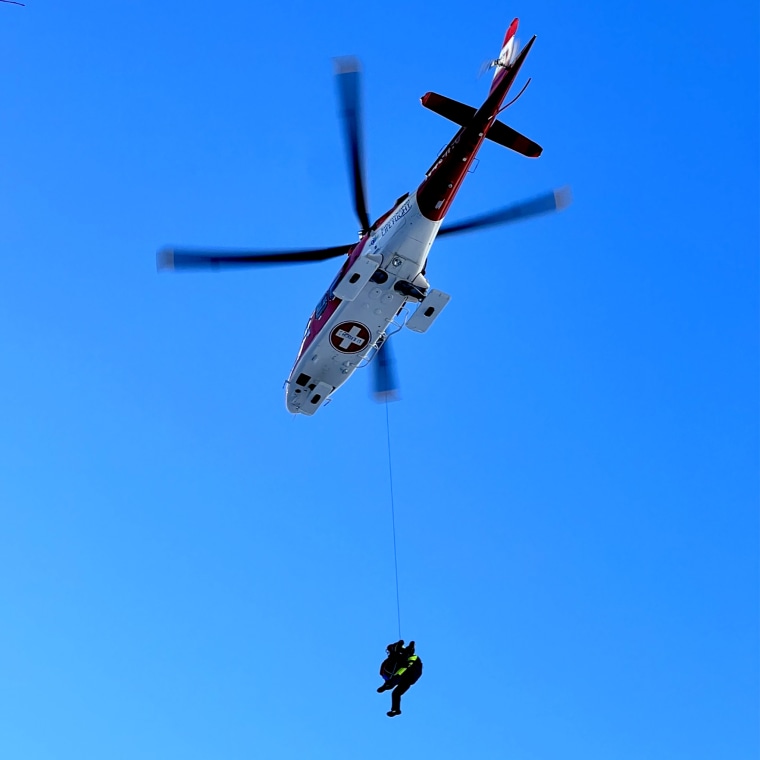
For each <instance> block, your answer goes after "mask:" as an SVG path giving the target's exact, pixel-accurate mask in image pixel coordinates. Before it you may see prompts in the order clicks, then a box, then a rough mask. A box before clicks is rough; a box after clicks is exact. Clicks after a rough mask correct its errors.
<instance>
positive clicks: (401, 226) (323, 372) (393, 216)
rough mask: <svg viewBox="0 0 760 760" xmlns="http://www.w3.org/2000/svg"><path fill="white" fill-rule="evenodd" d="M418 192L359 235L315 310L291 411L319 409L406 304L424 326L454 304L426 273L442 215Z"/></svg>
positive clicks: (294, 377)
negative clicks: (425, 210)
mask: <svg viewBox="0 0 760 760" xmlns="http://www.w3.org/2000/svg"><path fill="white" fill-rule="evenodd" d="M416 195H417V194H416V193H413V194H411V195H408V196H406V197H403V198H401V199H399V201H398V202H397V203H396V205H395V206H394V207H393V209H392V210H391V211H390V212H389V213H388V214H386V215H385V217H383V218H381V219H380V220H379V221H378V222H377V223H376V224H375V225H374V226H373V228H372V229H371V230H370V231H369V233H368V234H367V235H365V236H364V237H363V238H362V239H361V240H360V241H359V243H358V244H357V245H356V247H355V248H354V249H353V251H352V252H351V253H350V255H349V257H348V260H347V261H346V263H345V265H344V266H343V268H342V269H341V271H340V272H339V274H338V276H337V277H336V279H335V281H334V282H333V283H332V285H331V286H330V289H329V290H328V292H327V293H326V294H325V295H324V296H323V298H322V300H321V301H320V303H319V304H318V306H317V308H316V309H315V311H314V313H313V314H312V316H311V317H310V319H309V322H308V324H307V326H306V332H305V334H304V338H303V342H302V343H301V349H300V351H299V354H298V358H297V359H296V362H295V365H294V366H293V369H292V370H291V373H290V376H289V377H288V380H287V381H286V383H285V387H286V394H285V396H286V405H287V408H288V410H289V411H290V412H293V413H300V414H307V415H312V414H314V412H316V411H317V409H319V407H320V406H321V405H322V404H324V402H325V401H326V400H327V399H328V398H329V397H330V395H331V394H332V393H333V392H334V391H335V390H336V389H337V388H339V387H340V386H341V385H343V383H345V382H346V380H348V378H349V377H351V375H352V374H353V373H354V372H355V371H356V369H358V368H359V367H361V366H365V365H366V364H367V363H368V361H369V360H371V359H372V357H373V356H374V354H375V353H376V351H377V350H378V349H379V348H380V346H381V345H382V344H383V342H384V341H385V339H386V337H387V335H388V334H389V332H393V331H395V330H394V326H395V329H401V327H403V325H404V323H405V322H406V321H407V317H408V313H406V314H405V313H404V312H405V310H406V307H407V304H408V303H410V302H411V303H415V304H418V306H417V312H415V314H414V316H413V317H412V318H411V319H409V321H408V326H409V327H410V328H411V329H413V330H415V331H416V332H424V331H425V330H426V329H427V327H428V326H429V325H430V324H431V323H432V321H433V320H434V319H435V318H436V317H437V316H438V314H439V313H440V311H441V310H442V309H443V307H444V306H445V305H446V303H448V300H449V297H448V296H447V295H445V294H444V293H441V292H440V291H435V290H430V289H429V286H428V283H427V281H426V280H425V277H424V269H425V263H426V262H427V257H428V253H429V251H430V246H431V245H432V244H433V241H434V240H435V236H436V234H437V233H438V230H439V228H440V226H441V221H440V220H439V221H431V220H430V219H427V218H425V217H424V216H423V215H422V213H421V212H420V209H419V206H418V204H417V198H416ZM410 286H411V287H410ZM418 312H419V314H418Z"/></svg>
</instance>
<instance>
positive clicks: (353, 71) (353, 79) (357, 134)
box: [335, 56, 369, 234]
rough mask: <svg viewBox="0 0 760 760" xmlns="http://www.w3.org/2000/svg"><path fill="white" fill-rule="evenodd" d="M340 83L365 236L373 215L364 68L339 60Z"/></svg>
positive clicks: (357, 205)
mask: <svg viewBox="0 0 760 760" xmlns="http://www.w3.org/2000/svg"><path fill="white" fill-rule="evenodd" d="M335 73H336V76H337V80H338V95H339V97H340V108H341V116H342V119H343V133H344V136H345V140H346V152H347V155H348V168H349V173H350V175H351V189H352V190H353V193H354V209H355V211H356V216H357V218H358V219H359V224H360V225H361V234H364V233H365V232H367V230H369V212H368V211H367V201H366V195H365V192H364V187H365V182H364V150H363V139H362V114H361V93H360V85H361V65H360V64H359V60H358V59H357V58H354V57H352V56H347V57H345V58H336V59H335Z"/></svg>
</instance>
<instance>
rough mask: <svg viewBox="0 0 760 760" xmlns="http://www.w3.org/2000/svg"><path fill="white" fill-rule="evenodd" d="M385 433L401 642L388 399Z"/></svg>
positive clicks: (399, 627)
mask: <svg viewBox="0 0 760 760" xmlns="http://www.w3.org/2000/svg"><path fill="white" fill-rule="evenodd" d="M385 432H386V437H387V439H388V482H389V484H390V489H391V524H392V525H393V567H394V569H395V571H396V614H397V616H398V638H399V641H400V640H401V602H400V598H399V593H398V553H397V551H396V505H395V502H394V498H393V460H392V458H391V423H390V415H389V413H388V397H387V396H386V398H385Z"/></svg>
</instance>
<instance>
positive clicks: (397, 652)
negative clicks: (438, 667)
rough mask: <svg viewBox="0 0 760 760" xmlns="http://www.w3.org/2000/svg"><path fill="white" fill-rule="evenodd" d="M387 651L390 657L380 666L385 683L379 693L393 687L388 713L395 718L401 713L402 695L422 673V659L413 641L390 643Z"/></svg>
mask: <svg viewBox="0 0 760 760" xmlns="http://www.w3.org/2000/svg"><path fill="white" fill-rule="evenodd" d="M385 651H386V654H387V655H388V657H386V658H385V660H383V664H382V665H381V666H380V675H381V676H382V677H383V680H384V681H385V683H384V684H383V685H382V686H381V687H380V688H379V689H378V690H377V693H378V694H380V693H382V692H384V691H390V689H393V694H391V709H390V711H389V712H387V713H386V715H387V716H388V717H389V718H395V717H396V715H401V695H402V694H404V693H405V692H407V691H408V690H409V688H410V687H411V686H412V684H415V683H417V681H418V680H419V678H420V676H421V675H422V660H421V659H420V658H419V657H418V656H417V655H416V654H415V653H414V642H413V641H410V642H409V646H407V647H405V646H404V640H403V639H401V640H400V641H397V642H396V643H395V644H388V646H387V648H386V650H385Z"/></svg>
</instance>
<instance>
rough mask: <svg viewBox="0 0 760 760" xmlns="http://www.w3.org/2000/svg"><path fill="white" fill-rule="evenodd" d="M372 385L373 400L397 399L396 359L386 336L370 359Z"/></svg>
mask: <svg viewBox="0 0 760 760" xmlns="http://www.w3.org/2000/svg"><path fill="white" fill-rule="evenodd" d="M372 385H373V395H374V396H375V401H381V402H382V401H398V397H399V396H398V380H397V378H396V361H395V359H394V358H393V352H392V351H391V347H390V346H389V345H388V339H387V338H386V340H385V342H384V343H383V345H382V346H380V348H379V349H378V351H377V354H376V355H375V358H374V359H373V360H372Z"/></svg>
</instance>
